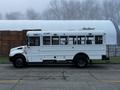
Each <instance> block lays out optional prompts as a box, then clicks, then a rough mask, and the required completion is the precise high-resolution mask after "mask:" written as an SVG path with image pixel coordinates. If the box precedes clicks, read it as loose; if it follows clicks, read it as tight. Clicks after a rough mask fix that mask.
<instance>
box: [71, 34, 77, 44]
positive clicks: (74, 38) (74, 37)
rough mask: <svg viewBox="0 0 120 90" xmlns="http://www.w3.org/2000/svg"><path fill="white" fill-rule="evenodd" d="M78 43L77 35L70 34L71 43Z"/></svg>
mask: <svg viewBox="0 0 120 90" xmlns="http://www.w3.org/2000/svg"><path fill="white" fill-rule="evenodd" d="M76 43H77V38H76V36H69V44H70V45H75V44H76Z"/></svg>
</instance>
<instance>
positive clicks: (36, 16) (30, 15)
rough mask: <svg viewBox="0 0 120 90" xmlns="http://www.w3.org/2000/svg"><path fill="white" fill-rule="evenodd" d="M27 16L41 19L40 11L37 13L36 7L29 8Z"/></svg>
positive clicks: (31, 18)
mask: <svg viewBox="0 0 120 90" xmlns="http://www.w3.org/2000/svg"><path fill="white" fill-rule="evenodd" d="M26 16H27V19H29V20H37V19H40V15H39V13H37V12H36V11H35V10H34V9H28V10H27V11H26Z"/></svg>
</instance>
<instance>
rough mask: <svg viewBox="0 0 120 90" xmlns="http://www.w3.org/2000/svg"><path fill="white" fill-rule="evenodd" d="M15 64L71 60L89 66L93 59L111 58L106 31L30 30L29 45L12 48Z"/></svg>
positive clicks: (12, 58) (17, 65)
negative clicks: (107, 52)
mask: <svg viewBox="0 0 120 90" xmlns="http://www.w3.org/2000/svg"><path fill="white" fill-rule="evenodd" d="M9 56H10V61H11V62H12V63H13V65H14V66H15V67H23V66H26V65H27V64H29V63H41V62H60V61H66V62H67V61H69V62H72V63H74V64H75V65H76V66H77V67H86V66H87V65H88V63H89V62H90V61H91V60H108V59H109V57H108V56H107V54H106V33H104V32H102V31H95V30H92V29H91V30H84V31H83V30H82V31H69V30H68V31H28V32H27V45H26V46H20V47H16V48H13V49H11V50H10V55H9Z"/></svg>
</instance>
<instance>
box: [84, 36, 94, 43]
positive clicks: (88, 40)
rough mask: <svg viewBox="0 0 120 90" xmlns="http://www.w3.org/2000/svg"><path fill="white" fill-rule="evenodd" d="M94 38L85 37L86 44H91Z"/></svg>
mask: <svg viewBox="0 0 120 90" xmlns="http://www.w3.org/2000/svg"><path fill="white" fill-rule="evenodd" d="M93 41H94V37H93V36H87V37H86V44H93Z"/></svg>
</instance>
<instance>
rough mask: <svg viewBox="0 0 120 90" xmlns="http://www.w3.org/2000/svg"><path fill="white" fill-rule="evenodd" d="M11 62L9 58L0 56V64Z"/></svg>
mask: <svg viewBox="0 0 120 90" xmlns="http://www.w3.org/2000/svg"><path fill="white" fill-rule="evenodd" d="M8 63H10V62H9V57H7V56H0V64H8Z"/></svg>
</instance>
